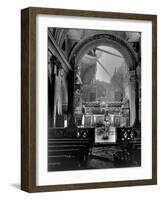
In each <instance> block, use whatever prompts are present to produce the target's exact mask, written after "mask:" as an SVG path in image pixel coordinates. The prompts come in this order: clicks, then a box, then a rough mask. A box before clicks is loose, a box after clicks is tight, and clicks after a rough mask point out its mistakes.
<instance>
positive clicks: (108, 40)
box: [69, 33, 139, 126]
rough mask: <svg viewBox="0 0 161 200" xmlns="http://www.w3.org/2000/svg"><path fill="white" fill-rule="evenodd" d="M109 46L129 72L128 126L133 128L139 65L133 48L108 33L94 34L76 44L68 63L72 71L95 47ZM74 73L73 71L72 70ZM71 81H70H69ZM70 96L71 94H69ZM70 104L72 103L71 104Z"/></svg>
mask: <svg viewBox="0 0 161 200" xmlns="http://www.w3.org/2000/svg"><path fill="white" fill-rule="evenodd" d="M101 45H102V46H110V47H112V48H114V49H117V50H118V51H119V52H120V53H121V54H122V55H123V57H124V59H125V62H126V63H127V66H128V71H129V75H130V77H129V80H130V82H131V84H130V87H131V88H130V90H131V94H130V95H131V97H130V108H131V109H130V110H131V114H130V120H131V122H130V125H131V126H135V124H136V121H138V119H137V117H138V112H137V109H138V108H137V107H138V105H136V104H137V101H138V100H137V98H138V94H137V92H138V91H137V88H136V85H137V84H136V68H137V66H138V63H139V59H138V56H137V54H136V53H135V51H134V50H133V48H132V47H131V46H130V44H129V43H128V42H127V41H125V40H124V39H122V38H121V37H119V36H118V35H114V34H109V33H102V34H95V35H92V36H89V37H87V38H85V39H83V40H81V41H79V42H78V43H77V45H76V46H75V47H74V48H73V50H72V52H71V53H70V55H69V62H70V64H71V67H72V68H73V69H74V68H75V66H78V65H79V63H80V61H81V58H82V57H83V56H84V55H85V54H86V53H87V52H89V51H90V50H91V49H93V48H95V47H97V46H101ZM73 71H74V70H73ZM70 80H72V79H70ZM71 95H72V94H71ZM71 103H72V104H73V103H74V102H71Z"/></svg>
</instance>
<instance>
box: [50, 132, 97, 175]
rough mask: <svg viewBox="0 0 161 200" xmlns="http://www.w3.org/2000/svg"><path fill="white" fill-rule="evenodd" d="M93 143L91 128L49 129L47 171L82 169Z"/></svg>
mask: <svg viewBox="0 0 161 200" xmlns="http://www.w3.org/2000/svg"><path fill="white" fill-rule="evenodd" d="M93 143H94V129H93V128H74V129H71V128H70V129H69V128H56V129H49V132H48V170H49V171H54V170H55V171H58V170H71V169H79V168H81V167H84V166H85V164H86V162H87V160H88V154H89V150H90V148H91V147H92V145H93Z"/></svg>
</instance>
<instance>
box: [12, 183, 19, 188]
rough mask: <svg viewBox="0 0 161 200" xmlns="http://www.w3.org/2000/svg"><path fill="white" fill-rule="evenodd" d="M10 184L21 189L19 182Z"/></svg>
mask: <svg viewBox="0 0 161 200" xmlns="http://www.w3.org/2000/svg"><path fill="white" fill-rule="evenodd" d="M10 185H11V186H12V187H14V188H16V189H20V184H18V183H11V184H10Z"/></svg>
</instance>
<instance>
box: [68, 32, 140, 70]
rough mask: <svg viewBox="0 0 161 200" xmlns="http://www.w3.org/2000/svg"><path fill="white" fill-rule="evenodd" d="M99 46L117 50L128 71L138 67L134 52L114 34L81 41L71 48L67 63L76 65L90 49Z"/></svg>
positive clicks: (98, 35) (97, 35) (93, 36)
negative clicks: (123, 59)
mask: <svg viewBox="0 0 161 200" xmlns="http://www.w3.org/2000/svg"><path fill="white" fill-rule="evenodd" d="M101 45H104V46H110V47H112V48H114V49H117V50H118V51H119V52H120V53H121V54H122V55H123V57H124V58H125V61H126V62H127V65H128V67H129V71H131V70H135V69H136V67H137V65H138V57H137V55H136V53H135V51H134V50H133V49H132V47H131V46H130V45H129V43H128V42H127V41H125V40H124V39H122V38H121V37H119V36H116V35H114V34H95V35H92V36H89V37H87V38H85V39H84V40H81V41H80V42H78V44H77V45H76V46H75V47H74V48H73V50H72V52H71V54H70V56H69V62H70V63H73V62H74V63H75V65H78V64H79V62H80V60H81V58H82V57H83V55H84V54H85V53H87V52H88V51H89V50H90V49H92V48H94V47H96V46H101Z"/></svg>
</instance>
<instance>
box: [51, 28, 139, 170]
mask: <svg viewBox="0 0 161 200" xmlns="http://www.w3.org/2000/svg"><path fill="white" fill-rule="evenodd" d="M47 52H48V163H47V165H48V171H66V170H90V169H107V168H122V167H139V166H141V33H140V32H130V31H115V30H88V29H71V28H70V29H69V28H55V27H49V28H48V49H47Z"/></svg>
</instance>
